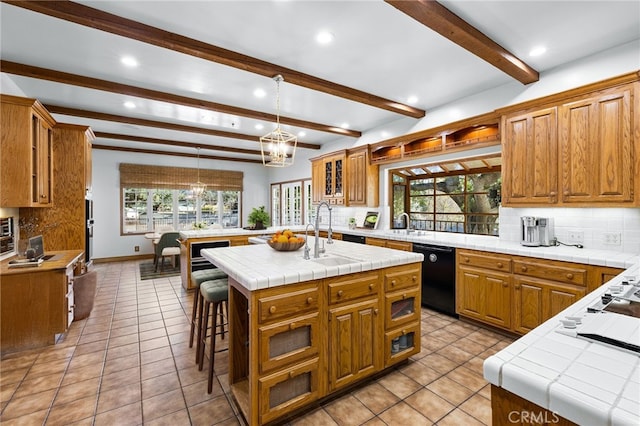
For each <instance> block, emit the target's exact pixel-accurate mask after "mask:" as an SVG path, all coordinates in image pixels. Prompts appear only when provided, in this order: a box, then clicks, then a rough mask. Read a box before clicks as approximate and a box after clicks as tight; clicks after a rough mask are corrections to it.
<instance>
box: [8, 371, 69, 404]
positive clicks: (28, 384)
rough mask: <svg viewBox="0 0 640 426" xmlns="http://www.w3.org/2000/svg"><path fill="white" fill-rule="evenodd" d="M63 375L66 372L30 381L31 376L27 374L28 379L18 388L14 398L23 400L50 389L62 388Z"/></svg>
mask: <svg viewBox="0 0 640 426" xmlns="http://www.w3.org/2000/svg"><path fill="white" fill-rule="evenodd" d="M63 375H64V372H63V371H60V372H57V373H53V374H47V375H46V376H38V377H36V378H33V379H29V374H27V377H26V378H25V380H24V381H23V382H22V383H21V384H20V386H18V389H17V390H16V392H15V394H14V395H13V397H14V398H22V397H25V396H29V395H33V394H37V393H40V392H44V391H47V390H49V389H56V388H58V386H60V382H61V380H62V377H63Z"/></svg>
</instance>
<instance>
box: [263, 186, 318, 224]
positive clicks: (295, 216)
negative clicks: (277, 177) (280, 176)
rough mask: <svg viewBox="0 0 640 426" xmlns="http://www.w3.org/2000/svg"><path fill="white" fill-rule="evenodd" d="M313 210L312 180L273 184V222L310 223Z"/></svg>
mask: <svg viewBox="0 0 640 426" xmlns="http://www.w3.org/2000/svg"><path fill="white" fill-rule="evenodd" d="M310 212H311V180H308V179H307V180H304V181H292V182H278V183H273V184H271V223H272V224H273V226H292V225H303V224H304V223H308V221H305V218H306V217H307V216H308V215H309V214H310Z"/></svg>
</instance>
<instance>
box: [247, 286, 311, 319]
mask: <svg viewBox="0 0 640 426" xmlns="http://www.w3.org/2000/svg"><path fill="white" fill-rule="evenodd" d="M317 309H318V288H317V287H315V286H314V287H309V288H304V289H300V290H298V291H292V292H289V293H285V294H277V295H274V296H265V297H260V298H259V299H258V313H259V315H260V316H259V321H260V323H264V322H267V321H273V320H277V319H280V318H291V317H292V316H294V315H299V314H302V313H305V312H309V311H312V310H317Z"/></svg>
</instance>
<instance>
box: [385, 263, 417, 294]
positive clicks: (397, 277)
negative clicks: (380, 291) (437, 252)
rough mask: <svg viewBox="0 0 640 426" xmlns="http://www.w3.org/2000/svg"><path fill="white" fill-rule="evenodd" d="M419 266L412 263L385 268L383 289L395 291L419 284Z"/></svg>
mask: <svg viewBox="0 0 640 426" xmlns="http://www.w3.org/2000/svg"><path fill="white" fill-rule="evenodd" d="M420 266H421V265H419V264H413V265H408V266H403V267H401V268H397V269H391V270H387V272H385V274H384V290H385V291H395V290H399V289H401V288H407V287H414V286H417V285H419V284H420V278H421V277H420Z"/></svg>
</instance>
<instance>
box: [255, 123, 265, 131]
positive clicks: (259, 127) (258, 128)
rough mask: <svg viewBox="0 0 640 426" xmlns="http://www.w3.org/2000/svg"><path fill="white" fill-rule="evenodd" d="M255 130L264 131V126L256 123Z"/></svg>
mask: <svg viewBox="0 0 640 426" xmlns="http://www.w3.org/2000/svg"><path fill="white" fill-rule="evenodd" d="M256 129H257V130H262V129H264V126H263V125H262V124H260V123H258V124H256Z"/></svg>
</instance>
